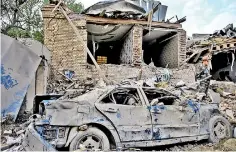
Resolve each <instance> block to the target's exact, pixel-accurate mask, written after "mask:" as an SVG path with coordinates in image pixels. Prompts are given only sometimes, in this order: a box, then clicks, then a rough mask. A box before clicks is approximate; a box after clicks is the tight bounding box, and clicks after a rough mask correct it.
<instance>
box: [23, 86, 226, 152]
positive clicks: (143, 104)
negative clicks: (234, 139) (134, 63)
mask: <svg viewBox="0 0 236 152" xmlns="http://www.w3.org/2000/svg"><path fill="white" fill-rule="evenodd" d="M156 99H157V100H156ZM42 103H43V109H45V110H44V111H43V110H42V111H43V113H42V114H41V115H42V118H40V119H36V120H35V122H34V123H33V124H31V125H30V127H29V129H28V130H27V133H26V136H25V137H26V138H25V140H24V143H23V146H24V147H25V149H26V150H36V151H37V150H40V151H42V150H52V149H53V148H54V150H55V149H60V148H61V147H68V146H70V150H75V149H79V148H78V146H77V148H73V147H72V148H71V144H72V143H73V144H74V143H76V142H75V141H74V140H75V139H77V136H78V135H79V134H81V133H83V132H86V131H87V130H89V128H95V129H97V130H100V131H101V132H102V133H103V134H104V135H105V136H106V137H105V138H107V139H108V141H107V142H109V148H104V147H100V146H93V147H92V148H97V149H98V148H99V149H102V150H106V149H110V150H111V149H117V148H129V147H151V146H158V145H167V144H174V143H181V142H188V141H199V140H202V139H209V137H210V136H211V134H210V130H211V129H209V125H210V124H209V122H210V119H211V118H212V117H214V116H219V115H220V114H219V110H218V106H217V104H206V103H200V102H195V101H193V100H186V101H185V102H184V104H183V102H182V103H181V101H180V99H179V98H178V97H177V96H175V95H173V94H172V93H170V92H168V91H166V90H162V89H157V88H144V87H138V86H130V85H128V86H109V87H106V88H100V89H95V90H92V91H90V92H88V93H86V94H83V95H81V96H78V97H76V98H74V99H70V100H60V99H58V100H51V101H49V100H46V101H43V102H42ZM180 103H181V104H180ZM224 122H225V124H227V122H226V121H224ZM214 126H215V127H218V128H217V129H222V128H220V127H221V126H224V125H218V126H217V125H214ZM227 127H228V126H226V129H228V128H227ZM226 132H227V131H225V132H223V133H221V135H222V134H223V135H222V136H221V137H222V138H224V137H225V136H226V135H224V134H225V133H226ZM95 134H96V133H95ZM218 134H219V135H220V133H218ZM216 135H217V133H216ZM102 137H104V136H102ZM218 137H220V136H218ZM221 137H220V138H221ZM86 138H89V137H86ZM81 140H82V139H81ZM102 140H103V139H101V141H99V142H102ZM90 141H92V138H90ZM103 141H105V139H104V140H103ZM96 142H97V140H95V139H94V140H93V142H91V143H94V145H96ZM91 143H88V142H87V140H84V141H81V143H80V146H83V144H85V148H88V149H90V148H91V147H89V146H91ZM86 144H87V145H86ZM80 148H81V147H80ZM92 148H91V149H92Z"/></svg>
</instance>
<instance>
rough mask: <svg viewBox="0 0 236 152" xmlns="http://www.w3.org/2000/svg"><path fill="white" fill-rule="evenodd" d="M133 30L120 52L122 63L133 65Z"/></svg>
mask: <svg viewBox="0 0 236 152" xmlns="http://www.w3.org/2000/svg"><path fill="white" fill-rule="evenodd" d="M132 53H133V29H131V31H130V32H129V33H128V34H127V36H126V37H125V39H124V43H123V44H122V49H121V52H120V63H122V64H131V63H132V58H133V55H132Z"/></svg>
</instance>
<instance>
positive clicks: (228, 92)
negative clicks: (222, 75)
mask: <svg viewBox="0 0 236 152" xmlns="http://www.w3.org/2000/svg"><path fill="white" fill-rule="evenodd" d="M211 88H212V89H213V90H214V91H215V92H217V93H219V94H220V96H221V102H220V103H219V110H220V111H221V112H222V114H223V115H224V116H225V117H227V118H228V119H229V120H230V121H231V122H232V123H236V84H235V83H233V82H221V81H211Z"/></svg>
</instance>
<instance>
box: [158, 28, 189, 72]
mask: <svg viewBox="0 0 236 152" xmlns="http://www.w3.org/2000/svg"><path fill="white" fill-rule="evenodd" d="M160 47H161V49H160V50H161V52H160V64H161V66H162V67H166V65H168V67H169V68H177V67H179V66H180V65H182V63H183V62H184V61H185V59H186V31H185V30H183V29H178V30H177V34H176V35H174V36H173V37H172V38H170V39H167V40H165V41H164V42H162V43H161V44H160Z"/></svg>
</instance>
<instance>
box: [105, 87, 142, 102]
mask: <svg viewBox="0 0 236 152" xmlns="http://www.w3.org/2000/svg"><path fill="white" fill-rule="evenodd" d="M102 102H103V103H114V104H123V105H134V106H138V105H141V100H140V98H139V95H138V92H137V89H136V88H116V89H115V90H113V91H112V92H110V93H109V94H108V95H107V96H106V97H105V98H104V99H102Z"/></svg>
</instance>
